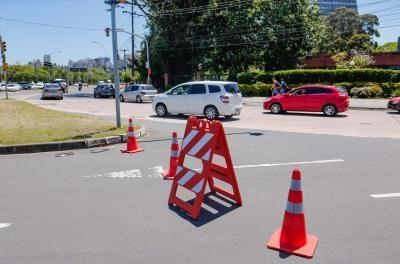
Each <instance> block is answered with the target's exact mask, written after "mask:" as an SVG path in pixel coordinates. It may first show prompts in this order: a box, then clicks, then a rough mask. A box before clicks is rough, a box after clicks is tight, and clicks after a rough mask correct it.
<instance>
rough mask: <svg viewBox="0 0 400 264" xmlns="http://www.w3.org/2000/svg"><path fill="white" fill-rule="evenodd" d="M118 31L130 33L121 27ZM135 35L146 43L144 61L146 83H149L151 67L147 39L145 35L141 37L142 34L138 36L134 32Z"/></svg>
mask: <svg viewBox="0 0 400 264" xmlns="http://www.w3.org/2000/svg"><path fill="white" fill-rule="evenodd" d="M118 32H123V33H126V34H129V35H130V34H131V33H130V32H128V31H125V30H123V29H119V30H118ZM135 36H136V37H138V38H141V39H143V40H144V42H145V43H146V53H147V61H146V69H147V84H150V75H151V67H150V50H149V41H148V40H147V39H146V38H145V37H142V36H139V35H136V34H135Z"/></svg>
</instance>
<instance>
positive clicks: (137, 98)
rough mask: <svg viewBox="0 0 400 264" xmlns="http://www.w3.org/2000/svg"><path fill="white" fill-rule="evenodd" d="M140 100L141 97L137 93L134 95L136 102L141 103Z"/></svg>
mask: <svg viewBox="0 0 400 264" xmlns="http://www.w3.org/2000/svg"><path fill="white" fill-rule="evenodd" d="M142 102H143V100H142V98H141V97H140V96H139V95H138V96H136V103H142Z"/></svg>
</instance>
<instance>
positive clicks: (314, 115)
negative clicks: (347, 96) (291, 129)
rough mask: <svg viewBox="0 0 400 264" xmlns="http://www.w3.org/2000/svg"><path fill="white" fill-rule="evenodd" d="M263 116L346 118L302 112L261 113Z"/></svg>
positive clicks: (338, 115) (342, 115)
mask: <svg viewBox="0 0 400 264" xmlns="http://www.w3.org/2000/svg"><path fill="white" fill-rule="evenodd" d="M263 114H265V115H272V116H274V115H276V116H309V117H325V118H344V117H347V115H345V114H337V115H335V116H326V115H324V114H321V113H303V112H300V113H299V112H285V113H283V114H273V113H271V112H263Z"/></svg>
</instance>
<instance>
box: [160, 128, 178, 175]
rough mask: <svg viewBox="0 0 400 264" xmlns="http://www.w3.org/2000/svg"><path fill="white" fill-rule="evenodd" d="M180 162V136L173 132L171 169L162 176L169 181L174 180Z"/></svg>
mask: <svg viewBox="0 0 400 264" xmlns="http://www.w3.org/2000/svg"><path fill="white" fill-rule="evenodd" d="M178 160H179V144H178V134H177V133H176V132H172V142H171V156H170V158H169V169H168V170H166V171H164V172H163V173H161V175H162V176H163V177H164V178H165V179H167V180H173V179H174V178H175V175H176V169H177V168H178Z"/></svg>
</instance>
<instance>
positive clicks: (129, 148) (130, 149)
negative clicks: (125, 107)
mask: <svg viewBox="0 0 400 264" xmlns="http://www.w3.org/2000/svg"><path fill="white" fill-rule="evenodd" d="M143 150H144V149H142V148H140V147H139V145H138V143H137V141H136V136H135V128H134V126H133V121H132V118H129V126H128V140H127V142H126V149H124V150H121V151H122V152H124V153H136V152H140V151H143Z"/></svg>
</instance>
